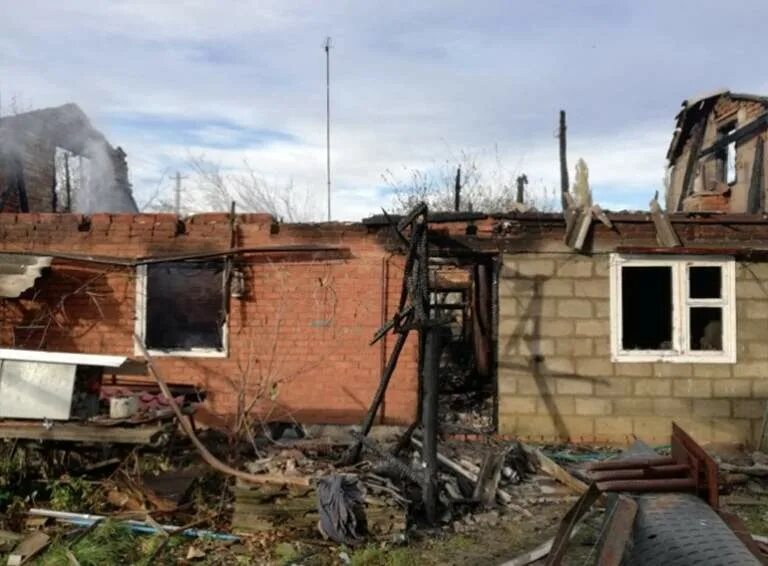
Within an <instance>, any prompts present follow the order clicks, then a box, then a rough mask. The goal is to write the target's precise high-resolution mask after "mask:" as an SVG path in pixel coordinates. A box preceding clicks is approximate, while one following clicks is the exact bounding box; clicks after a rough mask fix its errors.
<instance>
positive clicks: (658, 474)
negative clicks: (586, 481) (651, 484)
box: [589, 464, 691, 482]
mask: <svg viewBox="0 0 768 566" xmlns="http://www.w3.org/2000/svg"><path fill="white" fill-rule="evenodd" d="M690 471H691V468H690V466H688V465H687V464H669V465H666V466H653V467H650V468H636V469H629V470H605V471H600V472H591V473H590V474H589V477H590V479H591V480H592V481H598V482H604V481H610V480H634V479H654V478H674V477H680V476H687V475H688V473H689V472H690Z"/></svg>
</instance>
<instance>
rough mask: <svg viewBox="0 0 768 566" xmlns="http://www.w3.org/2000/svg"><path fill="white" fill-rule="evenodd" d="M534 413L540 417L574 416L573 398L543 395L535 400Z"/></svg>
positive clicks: (574, 404) (574, 405)
mask: <svg viewBox="0 0 768 566" xmlns="http://www.w3.org/2000/svg"><path fill="white" fill-rule="evenodd" d="M536 412H537V413H539V414H541V415H550V416H554V415H561V416H562V415H575V414H576V403H575V401H574V398H573V397H567V396H564V395H543V396H539V397H538V398H537V399H536Z"/></svg>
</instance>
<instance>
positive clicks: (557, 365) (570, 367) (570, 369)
mask: <svg viewBox="0 0 768 566" xmlns="http://www.w3.org/2000/svg"><path fill="white" fill-rule="evenodd" d="M538 371H539V372H540V373H541V375H564V374H565V375H573V374H574V373H575V371H576V368H575V365H574V362H573V358H568V357H548V358H545V359H544V361H543V362H541V363H539V364H538Z"/></svg>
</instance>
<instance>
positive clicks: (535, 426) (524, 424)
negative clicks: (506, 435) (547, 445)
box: [513, 415, 559, 440]
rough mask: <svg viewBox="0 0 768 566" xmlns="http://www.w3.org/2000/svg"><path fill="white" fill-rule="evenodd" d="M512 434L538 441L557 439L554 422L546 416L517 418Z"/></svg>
mask: <svg viewBox="0 0 768 566" xmlns="http://www.w3.org/2000/svg"><path fill="white" fill-rule="evenodd" d="M513 434H515V435H517V436H521V437H525V438H531V439H539V440H549V439H553V438H556V437H559V434H558V430H557V429H556V428H555V422H554V421H553V420H552V419H551V418H550V417H549V416H547V415H534V416H525V417H518V418H517V420H516V425H515V429H514V432H513Z"/></svg>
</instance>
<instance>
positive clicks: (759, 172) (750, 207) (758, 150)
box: [747, 137, 765, 214]
mask: <svg viewBox="0 0 768 566" xmlns="http://www.w3.org/2000/svg"><path fill="white" fill-rule="evenodd" d="M764 143H765V142H764V140H763V138H762V137H759V138H757V141H756V146H755V157H754V161H753V162H752V179H751V181H750V183H749V192H748V193H747V213H748V214H757V213H758V212H762V211H763V210H764V209H765V202H764V199H765V188H764V186H763V185H764V184H765V173H764V171H763V153H764V147H763V145H764Z"/></svg>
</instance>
